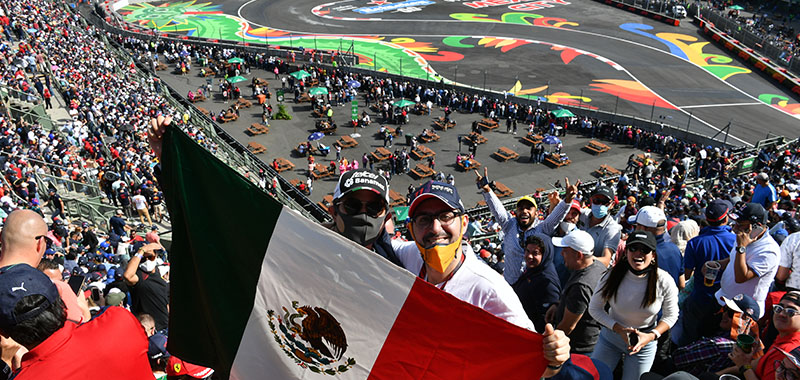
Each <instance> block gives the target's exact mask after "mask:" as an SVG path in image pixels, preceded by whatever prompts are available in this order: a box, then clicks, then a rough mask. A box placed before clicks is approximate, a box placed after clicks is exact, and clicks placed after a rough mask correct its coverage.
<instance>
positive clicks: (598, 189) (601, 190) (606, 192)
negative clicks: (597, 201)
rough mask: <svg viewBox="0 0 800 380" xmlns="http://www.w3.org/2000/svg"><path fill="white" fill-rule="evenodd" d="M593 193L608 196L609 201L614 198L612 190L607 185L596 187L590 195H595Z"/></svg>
mask: <svg viewBox="0 0 800 380" xmlns="http://www.w3.org/2000/svg"><path fill="white" fill-rule="evenodd" d="M595 195H602V196H604V197H606V198H608V200H609V201H613V200H614V191H613V190H611V188H610V187H608V186H598V187H596V188H595V189H594V190H592V196H595Z"/></svg>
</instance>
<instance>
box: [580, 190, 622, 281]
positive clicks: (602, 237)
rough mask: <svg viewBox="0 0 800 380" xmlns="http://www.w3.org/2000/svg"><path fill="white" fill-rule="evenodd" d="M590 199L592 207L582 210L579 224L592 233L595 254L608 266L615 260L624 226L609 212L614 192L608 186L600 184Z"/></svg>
mask: <svg viewBox="0 0 800 380" xmlns="http://www.w3.org/2000/svg"><path fill="white" fill-rule="evenodd" d="M589 200H590V201H591V208H586V209H584V210H583V211H581V216H580V219H579V220H580V221H579V225H580V228H581V229H582V230H584V231H586V232H588V233H589V235H592V239H594V255H595V257H597V259H598V260H600V262H601V263H603V265H605V266H606V267H608V266H609V265H611V264H613V262H614V257H613V254H614V252H616V251H617V246H618V245H619V239H620V235H621V232H622V226H620V225H619V223H617V222H616V221H614V216H613V215H611V213H610V212H609V210H610V208H611V203H612V202H613V200H614V192H613V191H612V190H611V188H609V187H608V186H605V185H600V186H598V187H597V188H595V189H594V191H592V195H591V197H590V198H589Z"/></svg>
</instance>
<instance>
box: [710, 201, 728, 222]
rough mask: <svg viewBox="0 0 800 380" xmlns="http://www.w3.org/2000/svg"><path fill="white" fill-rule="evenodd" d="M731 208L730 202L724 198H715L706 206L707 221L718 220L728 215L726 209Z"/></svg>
mask: <svg viewBox="0 0 800 380" xmlns="http://www.w3.org/2000/svg"><path fill="white" fill-rule="evenodd" d="M732 208H733V205H732V204H731V202H728V201H726V200H724V199H715V200H713V201H711V203H709V204H708V207H706V219H707V220H708V221H709V222H718V221H720V220H722V219H723V218H724V217H725V216H727V215H728V211H730V210H731V209H732Z"/></svg>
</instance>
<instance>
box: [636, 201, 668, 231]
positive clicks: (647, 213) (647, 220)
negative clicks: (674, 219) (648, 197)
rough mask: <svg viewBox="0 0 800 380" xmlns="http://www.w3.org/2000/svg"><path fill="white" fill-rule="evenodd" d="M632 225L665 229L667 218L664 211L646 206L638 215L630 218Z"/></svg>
mask: <svg viewBox="0 0 800 380" xmlns="http://www.w3.org/2000/svg"><path fill="white" fill-rule="evenodd" d="M628 223H630V224H641V225H643V226H645V227H664V226H666V225H667V216H666V215H665V214H664V210H662V209H660V208H658V207H656V206H644V207H642V208H641V209H639V212H637V213H636V215H634V216H631V217H630V218H628Z"/></svg>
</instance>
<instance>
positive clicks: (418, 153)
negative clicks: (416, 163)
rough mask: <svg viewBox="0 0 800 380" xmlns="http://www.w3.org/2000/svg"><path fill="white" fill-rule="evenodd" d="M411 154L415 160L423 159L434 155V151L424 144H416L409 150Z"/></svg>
mask: <svg viewBox="0 0 800 380" xmlns="http://www.w3.org/2000/svg"><path fill="white" fill-rule="evenodd" d="M411 156H413V157H414V159H415V160H424V159H426V158H428V157H433V156H436V152H434V151H432V150H431V149H430V148H428V147H426V146H425V145H417V147H416V148H415V149H414V150H412V151H411Z"/></svg>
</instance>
